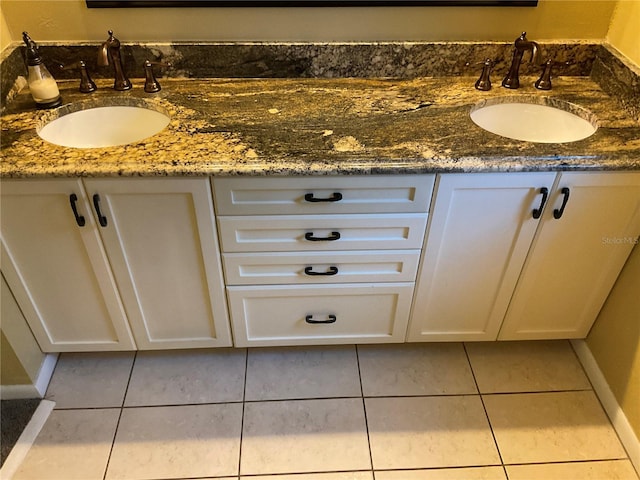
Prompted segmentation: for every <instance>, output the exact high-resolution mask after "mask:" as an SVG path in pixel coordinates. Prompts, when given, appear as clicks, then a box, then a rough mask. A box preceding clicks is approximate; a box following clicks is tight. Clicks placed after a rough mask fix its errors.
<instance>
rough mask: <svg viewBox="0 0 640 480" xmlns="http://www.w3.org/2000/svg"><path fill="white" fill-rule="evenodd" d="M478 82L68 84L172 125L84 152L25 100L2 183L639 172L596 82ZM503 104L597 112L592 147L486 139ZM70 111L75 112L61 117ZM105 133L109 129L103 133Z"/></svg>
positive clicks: (635, 143)
mask: <svg viewBox="0 0 640 480" xmlns="http://www.w3.org/2000/svg"><path fill="white" fill-rule="evenodd" d="M475 79H476V78H475V77H437V78H417V79H411V80H391V79H388V80H387V79H345V78H343V79H164V80H161V84H162V90H161V91H160V92H159V93H156V94H147V93H144V91H143V89H142V83H143V81H142V80H141V79H133V80H132V81H133V83H134V88H133V89H132V90H130V91H128V92H115V91H113V90H112V89H111V88H109V87H110V86H111V85H112V83H113V81H112V80H111V81H109V80H107V79H104V80H99V81H97V82H96V83H98V87H99V89H98V91H96V92H94V93H92V94H88V95H87V94H81V93H79V92H78V91H77V81H70V80H67V81H62V82H59V86H60V91H61V94H62V96H63V99H64V101H65V103H78V102H82V103H84V104H86V105H87V106H88V105H108V104H119V105H122V104H127V105H139V104H144V105H147V106H149V107H151V108H153V109H157V110H161V111H165V112H167V113H169V115H170V117H171V122H170V124H169V126H168V127H167V128H166V129H165V130H163V131H162V132H160V133H158V134H156V135H154V136H153V137H150V138H148V139H146V140H144V141H141V142H138V143H134V144H129V145H124V146H117V147H110V148H91V149H74V148H66V147H60V146H56V145H52V144H50V143H47V142H45V141H44V140H42V139H40V137H38V135H37V133H36V126H37V125H39V124H42V122H46V121H47V120H48V119H51V118H53V117H55V116H56V115H57V111H38V110H36V109H35V108H34V104H33V102H32V100H31V98H30V96H29V93H28V89H24V90H23V91H22V92H21V93H20V94H19V95H18V96H17V97H16V98H15V99H14V100H13V101H12V102H11V104H10V105H9V106H8V107H7V108H6V111H5V113H4V115H3V116H2V135H1V138H0V140H1V145H2V150H1V158H2V163H1V167H0V174H1V175H2V177H4V178H7V177H15V178H19V177H68V176H164V175H176V176H178V175H182V176H184V175H198V176H202V175H332V174H371V173H376V174H384V173H427V172H495V171H536V170H640V122H638V121H637V120H634V119H633V118H632V116H630V115H628V114H627V113H626V112H625V111H624V110H623V109H622V108H621V107H620V105H619V104H618V103H617V102H616V101H615V100H614V99H613V98H612V97H610V96H608V95H607V94H606V93H604V92H603V91H602V89H601V88H600V87H599V86H598V84H597V83H595V82H594V81H593V80H591V79H590V78H588V77H559V78H556V79H554V88H553V90H551V91H550V92H542V91H538V90H536V89H535V88H533V86H532V84H533V82H534V80H535V78H529V77H523V78H521V85H523V87H521V88H520V89H518V90H507V89H504V88H501V87H500V86H499V80H498V79H495V80H494V88H493V89H492V90H491V91H489V92H480V91H477V90H475V89H474V88H473V84H474V82H475ZM505 96H515V97H518V96H527V97H536V98H538V99H540V98H543V97H552V98H558V99H562V100H565V101H568V102H571V103H574V104H576V105H579V106H581V107H584V108H586V109H588V110H590V111H591V112H592V113H593V115H594V116H595V118H596V119H597V123H598V125H599V128H598V130H597V131H596V133H595V134H594V135H592V136H591V137H589V138H587V139H584V140H581V141H577V142H572V143H565V144H536V143H530V142H522V141H517V140H509V139H507V138H503V137H500V136H497V135H494V134H492V133H489V132H486V131H484V130H482V129H481V128H479V127H477V126H476V125H475V124H474V123H473V122H472V121H471V119H470V118H469V112H470V110H471V108H472V106H473V105H475V104H476V103H477V102H480V101H481V100H483V99H487V98H494V97H505ZM61 108H66V107H64V106H63V107H61ZM96 128H99V126H97V127H96Z"/></svg>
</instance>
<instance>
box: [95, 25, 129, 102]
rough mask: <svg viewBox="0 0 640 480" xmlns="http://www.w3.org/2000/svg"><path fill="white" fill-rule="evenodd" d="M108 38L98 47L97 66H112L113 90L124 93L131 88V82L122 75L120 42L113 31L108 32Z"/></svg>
mask: <svg viewBox="0 0 640 480" xmlns="http://www.w3.org/2000/svg"><path fill="white" fill-rule="evenodd" d="M108 33H109V38H107V41H106V42H104V43H103V44H102V45H101V46H100V50H99V51H98V65H102V66H105V65H109V63H111V64H113V70H114V72H115V81H114V83H113V88H114V90H118V91H124V90H129V89H130V88H131V82H130V81H129V79H128V78H127V76H126V75H125V74H124V69H123V68H122V58H120V41H119V40H118V39H117V38H115V37H114V36H113V30H109V32H108Z"/></svg>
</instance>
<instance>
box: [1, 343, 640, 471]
mask: <svg viewBox="0 0 640 480" xmlns="http://www.w3.org/2000/svg"><path fill="white" fill-rule="evenodd" d="M46 398H48V399H50V400H53V401H55V402H57V403H56V408H55V410H54V411H53V413H52V414H51V416H50V417H49V419H48V420H47V423H46V424H45V426H44V428H43V430H42V431H41V433H40V435H39V436H38V438H37V440H36V443H35V444H34V446H33V447H32V449H31V450H30V451H29V453H28V455H27V457H26V459H25V461H24V462H23V464H22V466H21V467H20V469H19V471H18V472H17V474H16V476H15V477H14V478H15V479H16V480H21V479H34V480H46V479H55V480H72V479H78V480H91V479H99V480H120V479H147V480H159V479H205V478H206V479H212V478H227V479H236V480H248V479H254V480H260V479H262V480H462V479H464V480H476V479H484V480H493V479H495V480H498V479H501V480H506V479H509V480H525V479H526V480H531V479H533V480H541V479H554V480H555V479H563V480H565V479H568V480H571V479H580V480H589V479H592V480H596V479H597V480H601V479H614V480H615V479H619V480H621V479H625V480H626V479H629V480H631V479H633V480H638V477H637V476H636V474H635V472H634V469H633V466H632V465H631V463H630V462H629V460H628V459H627V455H626V453H625V451H624V449H623V447H622V445H621V444H620V441H619V440H618V438H617V436H616V433H615V432H614V430H613V428H612V427H611V425H610V423H609V420H608V419H607V417H606V415H605V413H604V411H603V409H602V407H601V405H600V403H599V401H598V399H597V398H596V396H595V394H594V392H593V390H592V388H591V385H590V384H589V381H588V380H587V378H586V377H585V374H584V372H583V370H582V368H581V366H580V364H579V362H578V360H577V358H576V356H575V354H574V352H573V350H572V348H571V345H570V344H569V343H568V342H564V341H561V342H508V343H467V344H461V343H446V344H412V345H385V346H372V345H359V346H357V347H356V346H336V347H304V348H268V349H266V348H265V349H249V350H245V349H237V350H226V349H225V350H191V351H173V352H138V353H137V354H134V353H99V354H64V355H62V356H61V357H60V360H59V362H58V365H57V367H56V370H55V373H54V376H53V379H52V381H51V384H50V386H49V390H48V392H47V395H46Z"/></svg>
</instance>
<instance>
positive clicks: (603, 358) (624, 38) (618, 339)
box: [587, 0, 640, 438]
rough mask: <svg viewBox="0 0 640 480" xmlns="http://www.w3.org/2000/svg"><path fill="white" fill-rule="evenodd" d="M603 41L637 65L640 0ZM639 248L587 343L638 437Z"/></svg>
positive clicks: (629, 3)
mask: <svg viewBox="0 0 640 480" xmlns="http://www.w3.org/2000/svg"><path fill="white" fill-rule="evenodd" d="M607 40H608V41H609V43H611V45H613V46H614V47H616V48H617V49H618V50H619V51H620V52H622V53H623V54H624V55H625V56H626V57H627V58H629V59H630V60H631V61H632V62H633V63H635V64H636V65H637V66H639V67H640V0H620V2H619V3H618V6H617V8H616V10H615V13H614V15H613V18H612V20H611V26H610V28H609V32H608V35H607ZM639 289H640V246H636V247H635V248H634V250H633V252H632V253H631V256H630V257H629V260H628V261H627V264H626V265H625V267H624V270H623V271H622V273H621V274H620V277H619V278H618V281H617V282H616V285H615V287H614V289H613V291H612V292H611V295H610V296H609V298H608V299H607V302H606V303H605V305H604V307H603V308H602V311H601V312H600V315H599V316H598V319H597V320H596V323H595V324H594V326H593V328H592V329H591V332H590V333H589V336H588V338H587V344H588V345H589V348H590V350H591V352H592V353H593V356H594V357H595V359H596V361H597V362H598V365H599V367H600V370H602V373H603V374H604V376H605V378H606V379H607V383H608V384H609V386H610V387H611V390H612V391H613V394H614V395H615V397H616V399H617V400H618V403H619V404H620V406H621V407H622V409H623V411H624V413H625V415H626V417H627V419H628V420H629V422H630V423H631V426H632V427H633V429H634V431H635V433H636V435H637V436H638V437H639V438H640V402H638V399H639V398H640V296H639V295H638V291H639Z"/></svg>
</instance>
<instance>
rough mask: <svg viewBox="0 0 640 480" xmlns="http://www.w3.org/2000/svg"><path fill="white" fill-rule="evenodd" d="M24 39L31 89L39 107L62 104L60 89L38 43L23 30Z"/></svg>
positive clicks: (52, 106)
mask: <svg viewBox="0 0 640 480" xmlns="http://www.w3.org/2000/svg"><path fill="white" fill-rule="evenodd" d="M22 39H23V40H24V44H25V45H26V46H27V52H26V62H27V70H28V71H29V77H28V79H27V81H28V82H29V91H30V92H31V96H32V97H33V100H34V101H35V102H36V106H37V107H38V108H55V107H58V106H60V105H62V98H61V97H60V91H59V90H58V85H57V84H56V80H55V78H53V76H52V75H51V74H50V73H49V70H47V67H46V66H45V65H44V63H42V57H41V56H40V52H39V51H38V45H37V44H36V42H34V41H33V40H32V39H31V37H29V34H28V33H27V32H22Z"/></svg>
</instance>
